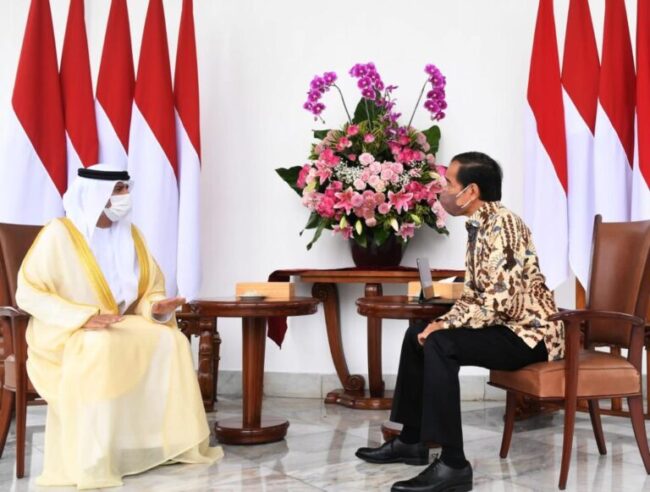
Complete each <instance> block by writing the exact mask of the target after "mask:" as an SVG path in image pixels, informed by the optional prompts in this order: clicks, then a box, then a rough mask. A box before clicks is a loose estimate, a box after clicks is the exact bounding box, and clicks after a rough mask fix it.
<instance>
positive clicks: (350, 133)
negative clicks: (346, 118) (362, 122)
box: [347, 125, 359, 137]
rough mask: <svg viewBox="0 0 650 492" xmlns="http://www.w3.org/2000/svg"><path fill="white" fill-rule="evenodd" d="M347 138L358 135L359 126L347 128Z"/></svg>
mask: <svg viewBox="0 0 650 492" xmlns="http://www.w3.org/2000/svg"><path fill="white" fill-rule="evenodd" d="M347 133H348V136H349V137H353V136H354V135H356V134H357V133H359V125H350V126H348V132H347Z"/></svg>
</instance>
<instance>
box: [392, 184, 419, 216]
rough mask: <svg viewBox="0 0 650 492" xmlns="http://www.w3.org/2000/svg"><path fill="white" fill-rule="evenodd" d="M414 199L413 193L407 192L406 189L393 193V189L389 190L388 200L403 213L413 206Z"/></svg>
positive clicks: (398, 211)
mask: <svg viewBox="0 0 650 492" xmlns="http://www.w3.org/2000/svg"><path fill="white" fill-rule="evenodd" d="M412 199H413V193H407V192H406V191H401V190H400V191H398V192H397V193H393V192H392V191H389V192H388V200H389V201H390V203H391V204H392V205H393V207H395V210H396V211H397V213H398V214H399V213H402V211H407V210H408V209H410V208H411V200H412Z"/></svg>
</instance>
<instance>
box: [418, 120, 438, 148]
mask: <svg viewBox="0 0 650 492" xmlns="http://www.w3.org/2000/svg"><path fill="white" fill-rule="evenodd" d="M422 133H424V136H425V137H427V142H428V143H429V145H430V146H431V150H430V151H429V152H431V153H432V154H435V153H436V152H438V147H439V144H440V127H438V125H433V126H432V127H431V128H428V129H426V130H424V131H423V132H422Z"/></svg>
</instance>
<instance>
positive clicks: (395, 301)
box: [357, 296, 455, 446]
mask: <svg viewBox="0 0 650 492" xmlns="http://www.w3.org/2000/svg"><path fill="white" fill-rule="evenodd" d="M454 302H455V301H454V300H453V299H442V298H440V299H433V300H432V301H430V302H427V303H423V304H420V303H419V302H418V301H417V300H416V299H411V298H410V297H407V296H377V297H362V298H361V299H358V300H357V311H358V313H359V314H361V315H362V316H367V317H368V319H370V318H375V319H379V320H381V319H405V320H433V319H435V318H437V317H439V316H442V315H443V314H445V313H446V312H447V311H449V310H450V309H451V307H452V306H453V305H454ZM400 431H401V425H400V424H397V423H395V422H391V421H386V422H384V423H383V424H382V426H381V432H382V434H383V436H384V439H385V440H389V439H391V438H393V437H395V436H397V435H399V433H400ZM431 446H435V445H434V444H431Z"/></svg>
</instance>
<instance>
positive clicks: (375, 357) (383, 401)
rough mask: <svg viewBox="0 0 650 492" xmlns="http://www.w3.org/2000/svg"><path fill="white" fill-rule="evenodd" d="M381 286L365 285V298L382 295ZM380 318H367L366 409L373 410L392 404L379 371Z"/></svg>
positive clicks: (385, 407)
mask: <svg viewBox="0 0 650 492" xmlns="http://www.w3.org/2000/svg"><path fill="white" fill-rule="evenodd" d="M382 294H383V292H382V287H381V284H366V288H365V296H366V297H376V296H380V295H382ZM381 325H382V320H381V318H371V317H368V386H369V389H370V398H369V399H368V401H367V402H366V403H367V407H368V408H373V409H381V410H386V409H390V407H391V405H392V404H393V392H392V391H389V392H386V391H384V386H385V385H384V378H383V374H382V369H381Z"/></svg>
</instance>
